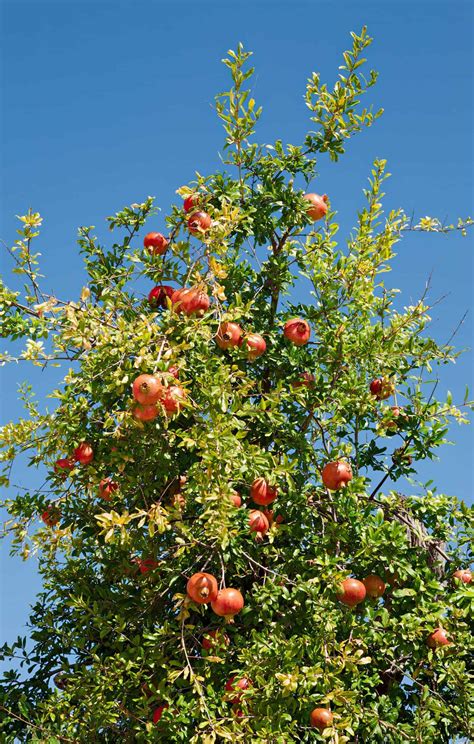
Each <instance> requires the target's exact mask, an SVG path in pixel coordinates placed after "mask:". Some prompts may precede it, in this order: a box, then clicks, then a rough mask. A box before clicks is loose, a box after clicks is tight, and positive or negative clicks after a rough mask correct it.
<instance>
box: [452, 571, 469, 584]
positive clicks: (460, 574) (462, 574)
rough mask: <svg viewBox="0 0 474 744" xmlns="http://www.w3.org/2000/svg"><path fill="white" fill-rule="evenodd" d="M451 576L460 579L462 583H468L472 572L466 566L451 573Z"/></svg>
mask: <svg viewBox="0 0 474 744" xmlns="http://www.w3.org/2000/svg"><path fill="white" fill-rule="evenodd" d="M453 577H454V578H455V579H457V580H458V581H462V583H463V584H470V583H471V581H472V573H471V572H470V571H469V569H467V568H460V569H458V570H457V571H455V572H454V573H453Z"/></svg>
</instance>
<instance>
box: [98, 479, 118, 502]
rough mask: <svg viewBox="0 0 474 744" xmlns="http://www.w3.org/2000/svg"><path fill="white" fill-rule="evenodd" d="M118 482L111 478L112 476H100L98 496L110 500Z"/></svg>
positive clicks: (116, 489)
mask: <svg viewBox="0 0 474 744" xmlns="http://www.w3.org/2000/svg"><path fill="white" fill-rule="evenodd" d="M118 488H119V484H118V483H116V482H115V481H113V480H112V478H102V480H101V481H100V483H99V496H100V498H101V499H104V500H105V501H111V500H112V495H113V494H114V493H115V492H116V491H118Z"/></svg>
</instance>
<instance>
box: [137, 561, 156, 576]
mask: <svg viewBox="0 0 474 744" xmlns="http://www.w3.org/2000/svg"><path fill="white" fill-rule="evenodd" d="M136 563H137V565H138V568H139V570H140V573H141V574H144V575H145V574H147V573H149V572H150V571H154V569H155V568H158V566H159V563H158V562H157V561H155V560H154V559H153V558H138V559H137V560H136Z"/></svg>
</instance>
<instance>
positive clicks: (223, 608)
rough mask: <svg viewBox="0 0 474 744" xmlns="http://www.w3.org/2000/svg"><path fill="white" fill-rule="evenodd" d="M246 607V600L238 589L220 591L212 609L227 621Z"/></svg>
mask: <svg viewBox="0 0 474 744" xmlns="http://www.w3.org/2000/svg"><path fill="white" fill-rule="evenodd" d="M243 606H244V598H243V597H242V595H241V593H240V592H239V590H238V589H230V588H229V589H220V590H219V592H218V594H217V597H216V599H214V600H213V601H212V602H211V607H212V609H213V610H214V612H215V613H216V615H219V616H220V617H225V618H226V619H227V620H229V619H230V618H232V617H233V616H234V615H237V614H238V613H239V612H240V611H241V609H242V608H243Z"/></svg>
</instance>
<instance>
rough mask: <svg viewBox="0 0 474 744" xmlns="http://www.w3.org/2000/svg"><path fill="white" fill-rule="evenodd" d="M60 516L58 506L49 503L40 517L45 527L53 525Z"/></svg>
mask: <svg viewBox="0 0 474 744" xmlns="http://www.w3.org/2000/svg"><path fill="white" fill-rule="evenodd" d="M60 517H61V512H60V509H59V507H58V506H55V505H54V504H50V505H49V506H48V507H46V509H45V510H44V512H43V513H42V515H41V519H42V520H43V522H44V523H45V525H46V526H47V527H55V526H56V525H57V524H58V522H59V519H60Z"/></svg>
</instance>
